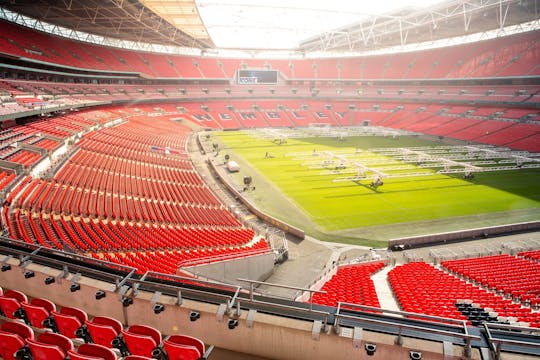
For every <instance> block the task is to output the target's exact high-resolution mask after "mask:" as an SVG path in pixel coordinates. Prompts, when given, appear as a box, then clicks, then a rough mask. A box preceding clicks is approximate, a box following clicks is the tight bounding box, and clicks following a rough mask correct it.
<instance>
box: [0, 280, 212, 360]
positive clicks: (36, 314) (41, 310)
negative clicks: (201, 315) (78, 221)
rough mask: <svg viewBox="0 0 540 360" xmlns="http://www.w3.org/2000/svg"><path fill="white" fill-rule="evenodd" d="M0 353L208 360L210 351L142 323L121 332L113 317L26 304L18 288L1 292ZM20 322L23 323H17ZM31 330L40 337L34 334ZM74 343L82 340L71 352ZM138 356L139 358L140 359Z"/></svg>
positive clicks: (38, 357) (40, 359)
mask: <svg viewBox="0 0 540 360" xmlns="http://www.w3.org/2000/svg"><path fill="white" fill-rule="evenodd" d="M0 313H1V314H0V315H2V316H3V317H4V318H6V319H7V321H5V322H4V323H3V324H2V325H1V326H0V355H1V356H2V359H3V360H12V359H13V360H14V359H21V358H24V359H34V360H64V359H70V360H115V359H117V355H116V352H115V351H113V350H112V349H113V348H116V349H118V351H119V352H120V354H121V356H123V357H124V359H126V360H129V359H133V360H135V359H150V358H161V359H168V360H199V359H206V358H207V357H208V356H209V354H210V353H211V348H210V349H209V351H206V349H205V345H204V343H203V342H202V341H200V340H199V339H197V338H194V337H191V336H187V335H171V336H168V337H167V338H165V339H162V335H161V333H160V332H159V331H158V330H156V329H155V328H152V327H150V326H146V325H131V326H129V327H127V328H124V327H123V326H122V324H121V323H120V322H119V321H118V320H117V319H114V318H111V317H106V316H95V317H93V318H92V319H89V317H88V315H87V314H86V313H85V312H84V311H82V310H80V309H77V308H72V307H62V308H60V309H59V310H57V308H56V305H55V304H54V303H53V302H51V301H49V300H47V299H42V298H33V299H32V300H31V301H28V298H27V297H26V295H25V294H24V293H22V292H19V291H17V290H6V291H5V292H3V291H2V290H1V289H0ZM17 319H20V320H22V321H23V322H20V321H18V320H17ZM34 329H36V330H37V331H38V332H39V335H37V336H34ZM74 339H79V340H78V342H81V341H84V343H83V344H80V345H78V346H77V348H75V346H74V341H73V340H74ZM136 356H139V357H142V358H138V357H136Z"/></svg>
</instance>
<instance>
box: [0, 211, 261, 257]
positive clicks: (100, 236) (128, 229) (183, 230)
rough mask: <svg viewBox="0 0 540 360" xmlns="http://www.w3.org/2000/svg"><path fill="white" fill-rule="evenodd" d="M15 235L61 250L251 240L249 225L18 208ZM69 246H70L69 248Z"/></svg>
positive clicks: (152, 247) (216, 244) (233, 244)
mask: <svg viewBox="0 0 540 360" xmlns="http://www.w3.org/2000/svg"><path fill="white" fill-rule="evenodd" d="M9 229H10V234H11V236H12V237H14V238H18V239H21V240H23V241H25V242H28V243H37V244H40V245H41V246H45V247H50V248H58V249H60V250H66V249H70V250H72V251H73V250H78V251H83V252H87V251H94V252H102V251H130V250H137V251H141V250H167V249H178V250H190V249H209V248H216V250H217V249H219V248H223V247H238V246H244V245H245V244H247V243H249V242H250V241H251V240H252V239H253V237H254V235H255V234H254V232H253V230H251V229H248V228H196V227H181V226H164V225H157V224H153V225H150V224H130V223H121V222H112V221H103V220H97V221H94V220H88V221H87V220H84V219H83V220H81V219H79V220H76V219H75V218H74V217H64V216H45V215H44V214H38V215H36V216H32V215H30V216H28V215H27V214H26V213H24V212H22V211H20V210H18V209H16V210H15V211H14V213H13V214H12V218H11V219H10V221H9ZM66 246H67V248H66Z"/></svg>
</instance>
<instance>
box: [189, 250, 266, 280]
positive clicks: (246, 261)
mask: <svg viewBox="0 0 540 360" xmlns="http://www.w3.org/2000/svg"><path fill="white" fill-rule="evenodd" d="M185 270H188V271H190V272H192V273H194V274H197V275H199V276H202V277H205V278H209V279H213V280H217V281H221V282H225V283H228V284H240V285H245V283H244V282H240V281H238V279H239V278H244V279H251V280H258V281H264V280H266V279H268V277H269V276H270V275H272V273H273V272H274V253H266V254H261V255H254V256H247V257H245V258H240V259H232V260H227V261H218V262H212V263H209V264H204V265H198V266H193V267H189V268H185Z"/></svg>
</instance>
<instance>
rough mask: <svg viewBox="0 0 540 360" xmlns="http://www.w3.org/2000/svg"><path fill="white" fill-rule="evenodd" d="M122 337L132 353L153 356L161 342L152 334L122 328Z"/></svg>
mask: <svg viewBox="0 0 540 360" xmlns="http://www.w3.org/2000/svg"><path fill="white" fill-rule="evenodd" d="M122 337H123V339H124V342H125V344H126V347H127V349H128V351H129V353H130V354H132V355H142V356H148V357H151V356H152V350H154V349H155V348H156V347H157V346H158V345H159V343H157V342H156V341H155V340H154V338H153V337H152V336H150V335H141V334H137V333H133V332H130V331H126V330H122Z"/></svg>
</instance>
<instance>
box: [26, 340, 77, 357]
mask: <svg viewBox="0 0 540 360" xmlns="http://www.w3.org/2000/svg"><path fill="white" fill-rule="evenodd" d="M26 342H27V344H28V348H29V349H30V353H31V354H32V360H64V359H65V358H66V355H67V352H64V350H63V349H62V348H61V347H60V346H57V345H51V344H46V343H42V342H39V341H35V340H32V339H28V340H26Z"/></svg>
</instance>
